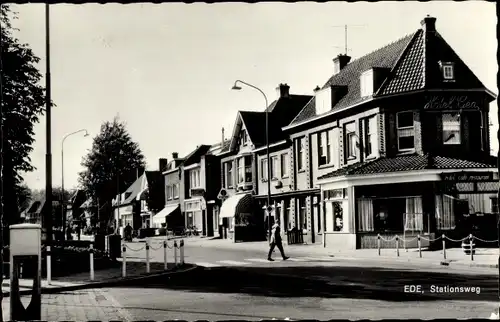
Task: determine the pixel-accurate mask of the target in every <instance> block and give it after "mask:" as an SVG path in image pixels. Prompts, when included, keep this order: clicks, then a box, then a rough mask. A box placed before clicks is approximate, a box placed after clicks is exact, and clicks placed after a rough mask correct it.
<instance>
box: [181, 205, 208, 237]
mask: <svg viewBox="0 0 500 322" xmlns="http://www.w3.org/2000/svg"><path fill="white" fill-rule="evenodd" d="M204 204H205V203H204V202H203V200H202V197H200V198H195V199H189V200H186V201H184V213H185V218H186V228H187V229H194V230H196V231H197V232H199V233H201V232H202V231H203V226H204V225H203V212H204V211H205V207H204Z"/></svg>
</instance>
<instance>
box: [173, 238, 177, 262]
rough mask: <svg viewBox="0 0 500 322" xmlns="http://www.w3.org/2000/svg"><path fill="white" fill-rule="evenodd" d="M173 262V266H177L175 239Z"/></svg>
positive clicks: (175, 242)
mask: <svg viewBox="0 0 500 322" xmlns="http://www.w3.org/2000/svg"><path fill="white" fill-rule="evenodd" d="M174 262H175V266H177V241H176V240H175V241H174Z"/></svg>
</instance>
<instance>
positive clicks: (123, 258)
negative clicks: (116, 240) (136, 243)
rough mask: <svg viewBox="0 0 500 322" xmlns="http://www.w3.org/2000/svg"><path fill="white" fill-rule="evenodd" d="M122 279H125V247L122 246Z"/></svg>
mask: <svg viewBox="0 0 500 322" xmlns="http://www.w3.org/2000/svg"><path fill="white" fill-rule="evenodd" d="M122 252H123V254H122V277H127V247H125V244H123V248H122Z"/></svg>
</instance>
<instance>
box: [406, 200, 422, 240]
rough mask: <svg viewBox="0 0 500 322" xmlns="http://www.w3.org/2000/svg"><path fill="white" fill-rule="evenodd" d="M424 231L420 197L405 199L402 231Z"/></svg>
mask: <svg viewBox="0 0 500 322" xmlns="http://www.w3.org/2000/svg"><path fill="white" fill-rule="evenodd" d="M423 229H424V214H423V210H422V198H421V197H407V198H406V212H405V215H404V231H410V232H422V231H423Z"/></svg>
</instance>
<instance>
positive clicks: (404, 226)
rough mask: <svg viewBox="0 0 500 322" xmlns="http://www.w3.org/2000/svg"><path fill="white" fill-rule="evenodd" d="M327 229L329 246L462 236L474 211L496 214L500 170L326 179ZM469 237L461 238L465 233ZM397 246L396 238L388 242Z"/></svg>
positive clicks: (354, 246)
mask: <svg viewBox="0 0 500 322" xmlns="http://www.w3.org/2000/svg"><path fill="white" fill-rule="evenodd" d="M320 185H321V190H322V208H323V218H322V221H323V223H324V226H323V227H325V230H326V233H325V234H324V237H323V245H324V247H329V248H330V247H331V248H334V249H357V248H376V247H377V240H378V236H379V235H380V236H381V237H382V239H383V240H391V239H393V238H394V237H396V236H398V237H399V240H400V244H399V246H400V247H401V248H403V247H406V248H413V247H417V241H416V239H415V237H416V236H417V235H420V236H422V237H424V238H422V240H421V241H422V246H423V247H426V246H429V242H427V239H434V238H435V237H436V236H440V235H441V234H443V233H445V234H447V235H449V236H455V235H456V237H458V235H460V234H468V233H467V232H466V231H468V230H467V229H468V228H467V229H465V230H463V231H461V230H460V229H459V228H460V222H461V221H462V220H463V217H467V216H469V214H478V213H479V214H484V216H488V214H493V215H496V214H495V212H498V207H497V206H496V205H497V199H496V195H495V194H496V192H497V191H498V171H497V170H496V169H495V168H488V169H484V168H483V169H466V170H465V171H462V170H461V169H443V170H438V169H430V170H419V171H404V172H403V171H401V172H388V173H378V174H366V175H343V176H337V177H333V178H329V179H328V182H327V181H323V182H321V183H320ZM463 237H465V236H461V235H460V237H458V238H459V239H460V238H463ZM381 246H382V247H383V248H395V247H396V242H395V241H392V242H382V243H381Z"/></svg>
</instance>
